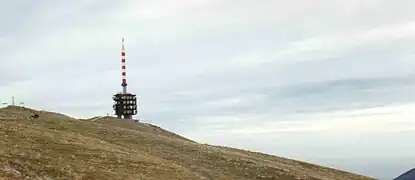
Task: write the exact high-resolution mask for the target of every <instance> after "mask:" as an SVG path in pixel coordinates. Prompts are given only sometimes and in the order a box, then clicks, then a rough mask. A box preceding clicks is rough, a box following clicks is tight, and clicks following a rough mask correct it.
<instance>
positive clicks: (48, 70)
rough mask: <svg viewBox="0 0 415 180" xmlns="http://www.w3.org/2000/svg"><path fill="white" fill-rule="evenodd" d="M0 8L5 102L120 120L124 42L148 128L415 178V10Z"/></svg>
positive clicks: (337, 6)
mask: <svg viewBox="0 0 415 180" xmlns="http://www.w3.org/2000/svg"><path fill="white" fill-rule="evenodd" d="M0 4H1V6H0V27H1V28H0V61H1V65H0V100H1V101H2V102H5V101H8V102H10V101H11V96H15V98H16V101H17V102H20V101H24V102H25V104H26V105H27V106H29V107H32V108H36V109H46V110H51V111H58V112H62V113H65V114H68V115H71V116H75V117H80V118H81V117H91V116H96V115H105V114H106V113H112V99H111V96H112V94H114V93H116V92H119V91H121V86H120V84H121V64H120V61H121V60H120V48H121V38H122V37H124V38H125V46H126V58H127V82H128V84H129V85H128V90H129V91H130V92H133V93H136V94H138V96H140V106H141V108H140V113H141V114H140V118H142V119H143V121H145V122H150V123H153V124H156V125H159V126H161V127H163V128H165V129H168V130H171V131H175V132H177V133H179V134H181V135H184V136H187V137H189V138H192V139H195V140H197V141H199V142H201V143H210V144H219V145H228V146H234V147H239V148H248V149H252V150H258V151H264V152H268V153H273V154H276V155H279V156H286V157H291V158H296V159H300V160H307V161H311V162H314V163H319V164H325V165H330V166H334V167H337V168H342V169H345V170H350V171H353V172H358V173H363V174H365V175H370V176H376V177H390V178H391V176H392V177H394V176H395V175H396V176H397V175H399V174H400V173H403V171H405V170H407V169H409V168H412V166H413V167H415V160H414V159H415V155H414V154H413V149H415V144H414V143H413V137H415V120H414V118H415V115H414V114H413V112H415V93H414V92H415V54H414V52H415V51H414V47H415V11H413V7H414V6H415V2H413V1H411V0H397V1H391V0H365V1H362V0H347V1H346V0H343V1H333V0H313V1H311V0H291V1H288V0H287V1H282V0H273V1H272V0H263V1H253V0H250V1H248V0H239V1H237V0H176V1H174V2H173V1H169V0H153V1H136V0H122V1H113V0H89V1H81V0H73V1H63V0H62V1H50V0H38V1H28V0H19V1H5V0H0ZM402 158H403V159H406V161H408V163H406V164H404V163H400V164H399V163H395V165H393V166H394V167H391V166H392V165H390V164H389V165H388V160H390V162H392V161H396V162H403V161H402V160H401V159H402ZM410 158H412V160H408V159H410ZM339 159H340V160H342V161H339ZM368 159H369V160H368ZM366 161H367V162H366ZM378 161H379V162H383V163H384V164H383V166H380V165H379V167H378V166H376V167H375V166H374V164H379V163H376V162H378ZM371 162H373V164H371ZM411 163H412V164H411ZM380 164H381V165H382V163H380ZM382 168H383V169H382ZM394 168H395V169H394ZM386 169H388V170H389V171H390V172H386ZM391 169H392V170H391Z"/></svg>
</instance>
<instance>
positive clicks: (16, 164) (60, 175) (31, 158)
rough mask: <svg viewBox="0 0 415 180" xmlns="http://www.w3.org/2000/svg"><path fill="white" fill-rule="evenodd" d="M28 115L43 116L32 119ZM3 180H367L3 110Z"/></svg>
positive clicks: (109, 124) (137, 128)
mask: <svg viewBox="0 0 415 180" xmlns="http://www.w3.org/2000/svg"><path fill="white" fill-rule="evenodd" d="M33 113H37V114H39V115H40V118H38V119H31V118H30V116H31V115H32V114H33ZM0 135H1V136H3V138H2V139H1V140H0V180H1V179H11V180H14V179H45V180H46V179H47V180H50V179H75V180H76V179H79V180H81V179H97V180H98V179H99V180H116V179H120V180H133V179H154V180H174V179H184V180H193V179H195V180H199V179H212V180H222V179H223V180H232V179H237V180H248V179H263V180H296V179H304V180H318V179H325V180H343V179H344V180H366V179H367V180H369V179H371V178H367V177H363V176H359V175H356V174H351V173H347V172H343V171H339V170H334V169H329V168H324V167H320V166H316V165H312V164H308V163H304V162H298V161H294V160H290V159H285V158H280V157H276V156H271V155H266V154H262V153H256V152H250V151H244V150H239V149H234V148H228V147H216V146H210V145H203V144H199V143H196V142H194V141H191V140H189V139H186V138H184V137H181V136H179V135H177V134H174V133H171V132H168V131H165V130H163V129H161V128H159V127H156V126H153V125H149V124H136V123H134V122H131V121H127V120H119V119H116V118H111V117H106V118H100V119H99V120H96V121H88V120H76V119H73V118H70V117H67V116H64V115H60V114H57V113H50V112H45V111H35V110H31V109H26V108H19V107H8V108H4V109H0Z"/></svg>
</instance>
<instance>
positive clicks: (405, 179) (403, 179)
mask: <svg viewBox="0 0 415 180" xmlns="http://www.w3.org/2000/svg"><path fill="white" fill-rule="evenodd" d="M413 179H415V169H411V170H409V171H408V172H405V173H403V174H402V175H400V176H398V177H397V178H395V179H393V180H413Z"/></svg>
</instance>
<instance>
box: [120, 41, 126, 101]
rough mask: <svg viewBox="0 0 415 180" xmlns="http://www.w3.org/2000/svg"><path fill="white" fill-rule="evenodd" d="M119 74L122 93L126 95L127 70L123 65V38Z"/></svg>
mask: <svg viewBox="0 0 415 180" xmlns="http://www.w3.org/2000/svg"><path fill="white" fill-rule="evenodd" d="M121 72H122V74H121V75H122V84H121V86H122V92H123V93H124V94H125V93H127V68H126V65H125V48H124V38H122V48H121Z"/></svg>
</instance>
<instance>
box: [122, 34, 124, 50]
mask: <svg viewBox="0 0 415 180" xmlns="http://www.w3.org/2000/svg"><path fill="white" fill-rule="evenodd" d="M122 49H124V37H123V38H122Z"/></svg>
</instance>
